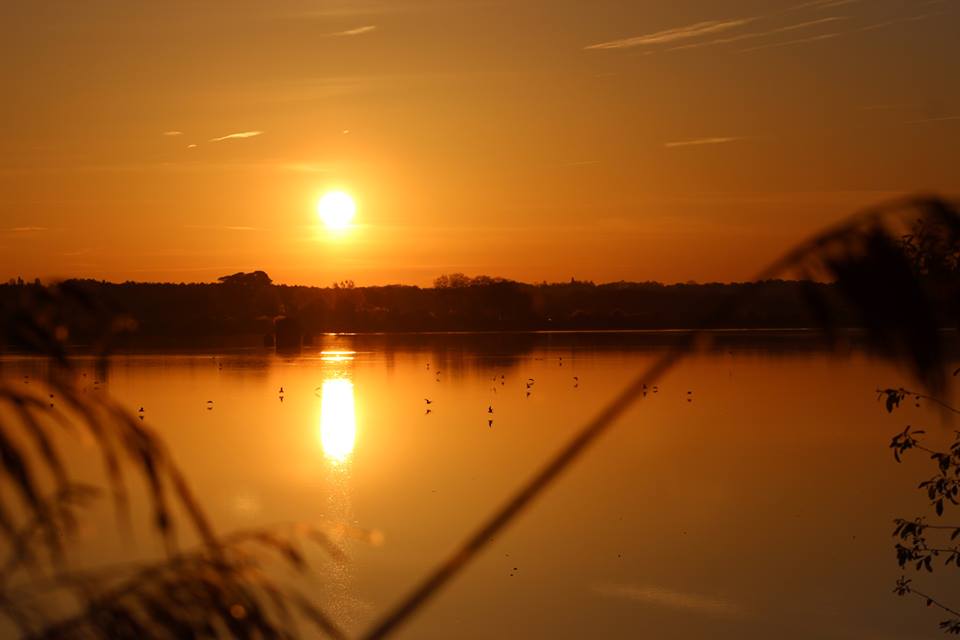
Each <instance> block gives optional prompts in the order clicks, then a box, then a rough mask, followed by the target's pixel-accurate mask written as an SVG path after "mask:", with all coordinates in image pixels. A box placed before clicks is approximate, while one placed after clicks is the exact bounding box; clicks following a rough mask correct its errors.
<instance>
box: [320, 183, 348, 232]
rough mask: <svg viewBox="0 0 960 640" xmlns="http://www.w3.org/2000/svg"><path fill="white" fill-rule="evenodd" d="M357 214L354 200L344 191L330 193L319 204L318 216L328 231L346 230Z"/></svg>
mask: <svg viewBox="0 0 960 640" xmlns="http://www.w3.org/2000/svg"><path fill="white" fill-rule="evenodd" d="M356 212H357V205H356V203H354V201H353V198H351V197H350V195H349V194H347V193H344V192H343V191H330V192H328V193H326V194H324V196H323V197H322V198H320V201H319V202H318V203H317V214H318V215H319V216H320V219H321V220H323V224H325V225H326V226H327V228H328V229H333V230H339V229H346V228H347V227H349V226H350V221H351V220H353V216H354V214H355V213H356Z"/></svg>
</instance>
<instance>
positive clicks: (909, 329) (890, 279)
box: [364, 197, 960, 639]
mask: <svg viewBox="0 0 960 640" xmlns="http://www.w3.org/2000/svg"><path fill="white" fill-rule="evenodd" d="M918 226H921V227H923V228H930V229H939V230H945V231H949V232H950V233H954V232H955V231H956V230H957V229H960V213H958V212H957V210H956V209H955V208H954V207H953V206H952V205H951V204H950V203H947V202H946V201H944V200H942V199H939V198H935V197H918V198H909V199H905V200H899V201H895V202H892V203H890V204H887V205H884V206H880V207H877V208H874V209H870V210H867V211H864V212H862V213H858V214H855V215H853V216H852V217H850V218H848V219H847V220H845V221H843V222H841V223H840V224H837V225H835V226H834V227H832V228H829V229H827V230H826V231H824V232H822V233H819V234H817V235H815V236H813V237H812V238H810V239H808V240H807V241H805V242H803V243H801V244H799V245H798V246H797V247H796V248H794V249H793V250H792V251H790V252H788V253H787V254H786V255H784V256H783V257H782V258H780V259H779V260H777V261H775V262H774V263H772V264H771V265H770V266H768V267H767V268H766V269H764V270H763V271H762V272H761V273H760V274H759V275H758V277H757V278H756V279H757V280H760V281H762V280H767V279H769V278H773V277H776V276H779V275H782V274H784V273H795V274H800V275H801V276H803V277H805V278H806V279H822V280H832V281H835V282H836V283H837V290H838V291H840V292H841V293H842V294H843V295H844V299H845V302H846V303H847V304H848V305H849V306H850V307H851V308H852V309H853V310H854V311H855V312H856V313H857V314H858V316H859V317H860V319H861V320H862V323H863V325H862V326H864V328H865V333H866V337H867V339H868V341H869V343H870V344H872V345H873V346H874V347H875V348H877V349H879V350H880V352H881V353H883V354H884V355H886V356H887V357H889V358H890V359H892V360H894V361H896V362H898V363H903V364H906V365H907V366H908V367H909V368H910V369H911V371H912V372H913V373H914V375H915V376H916V377H917V379H918V380H920V381H921V383H922V384H924V385H925V386H926V387H927V388H929V389H931V390H932V391H933V392H934V393H935V394H937V393H939V392H940V391H941V390H942V389H943V387H944V384H945V379H944V373H943V372H944V368H945V363H944V360H943V350H942V348H941V347H942V344H941V336H940V332H939V326H938V324H937V323H936V322H935V321H934V320H933V318H935V317H936V315H937V311H936V310H937V308H938V300H936V299H935V298H934V297H933V296H932V295H931V293H930V291H929V289H928V287H927V286H926V284H925V281H924V275H923V274H922V273H920V272H918V270H916V269H915V268H914V264H915V261H914V260H913V259H912V258H911V256H910V254H909V253H908V247H909V245H908V244H907V243H906V242H905V240H904V238H905V236H906V235H907V230H909V229H911V228H913V229H916V228H918ZM809 301H810V303H811V305H813V306H815V307H816V308H817V309H818V311H819V314H820V315H819V318H820V322H821V326H822V328H823V329H824V330H825V331H827V333H828V335H832V336H834V337H836V336H837V333H836V331H835V330H836V328H837V318H836V317H834V316H833V315H831V309H832V307H831V306H830V305H828V304H825V301H824V300H823V299H822V298H821V297H820V296H819V295H818V294H817V292H813V293H812V294H811V296H810V298H809ZM739 302H740V300H739V296H734V295H731V296H729V297H728V298H727V299H725V300H722V301H721V304H719V305H718V306H717V308H715V309H714V310H712V312H711V315H712V316H714V317H717V316H719V317H723V316H725V315H726V314H728V313H730V310H731V309H735V308H736V306H737V304H738V303H739ZM908 305H909V306H908ZM703 338H704V334H703V333H702V332H698V331H691V332H690V333H689V334H687V337H686V339H685V340H684V341H683V342H682V343H680V344H679V345H677V346H676V347H674V348H673V349H672V350H670V351H669V352H668V353H666V354H664V355H663V356H661V357H660V358H658V359H657V360H656V361H654V362H653V363H652V364H651V365H650V367H649V368H648V369H646V370H645V371H643V372H642V373H640V374H639V375H638V376H637V377H636V378H634V380H633V381H631V382H630V383H628V385H627V386H626V388H625V389H624V390H623V391H622V392H620V394H619V395H618V396H617V397H616V398H614V400H613V401H612V402H611V403H610V404H609V405H607V406H606V407H604V408H603V409H601V410H600V411H599V412H598V413H597V414H596V416H595V417H594V418H593V419H592V420H591V421H590V422H588V423H587V424H586V425H585V426H583V427H582V428H581V429H580V430H579V431H578V432H576V433H575V435H574V436H573V438H572V439H571V440H570V441H569V442H568V443H567V444H566V445H564V446H562V447H561V449H560V450H559V451H558V452H557V453H556V454H555V455H554V456H553V457H552V458H551V459H550V460H548V461H547V462H546V464H545V465H544V466H543V467H541V468H540V470H539V471H537V472H536V473H534V475H533V476H532V477H531V478H530V479H529V480H528V481H527V482H525V483H524V484H522V485H521V486H520V488H519V489H518V490H517V491H516V492H515V493H513V494H512V495H511V496H510V497H509V498H508V499H507V500H506V501H505V502H504V503H503V504H502V505H501V506H500V507H499V508H498V509H496V510H495V511H494V512H493V513H492V514H491V515H490V516H489V517H488V518H487V519H485V520H484V521H483V522H482V523H481V524H480V526H479V527H478V528H477V529H476V530H475V531H474V532H473V533H472V534H471V535H469V536H468V537H467V539H466V540H465V541H464V542H463V543H462V544H461V545H460V546H459V547H458V548H456V549H455V550H454V551H453V553H452V554H451V555H450V556H448V557H447V558H446V559H445V560H443V561H442V562H441V563H439V564H438V566H437V567H436V568H435V569H434V570H433V571H431V572H430V573H428V575H427V576H426V577H425V578H424V579H423V580H422V581H421V582H419V583H418V584H417V585H415V586H414V588H413V589H412V590H411V591H410V592H409V593H408V594H407V595H406V596H405V597H403V598H402V599H401V600H400V601H399V603H398V604H397V605H396V606H395V607H393V608H392V609H390V610H389V611H388V612H387V613H386V614H385V615H384V616H383V617H382V618H381V619H380V620H378V621H377V622H376V623H375V624H374V625H373V626H372V627H371V629H370V630H369V631H368V632H367V634H366V635H365V636H364V637H365V638H369V639H375V638H384V637H386V636H388V635H390V634H391V633H393V631H394V630H396V629H397V628H398V627H399V626H400V625H402V624H403V623H404V622H406V621H407V620H408V619H409V618H410V617H411V616H412V615H414V614H415V613H416V612H417V611H419V610H420V609H421V608H422V607H423V606H424V605H425V604H426V603H427V602H429V601H430V599H431V598H432V597H433V596H434V595H436V593H438V592H439V591H440V589H442V588H443V587H444V586H445V585H446V584H447V583H448V582H449V581H450V579H452V578H453V577H454V576H455V575H456V574H457V573H459V572H460V571H462V570H463V568H464V567H465V566H466V565H467V564H468V563H469V562H470V561H471V560H472V559H473V558H474V557H475V556H476V555H477V554H478V553H480V551H482V550H483V549H484V548H485V547H486V545H487V544H488V543H489V542H490V541H491V540H492V539H493V538H494V536H496V535H497V534H498V533H500V532H501V531H502V530H503V529H504V528H505V527H506V526H507V525H508V524H510V523H511V522H512V521H513V520H514V519H515V518H516V517H517V516H518V515H520V514H521V513H522V512H523V511H524V510H525V509H526V508H527V507H529V505H530V504H531V503H532V502H533V501H534V499H536V498H537V497H539V496H540V495H541V494H542V493H543V492H544V491H545V490H546V489H547V488H548V487H549V486H550V485H551V484H552V483H553V482H554V481H555V480H556V479H557V478H558V477H559V476H560V474H561V473H563V472H564V471H565V470H566V469H567V468H569V466H570V465H571V464H572V463H573V462H574V461H575V460H577V459H578V458H579V457H580V456H581V455H582V454H583V453H584V452H585V451H586V450H587V449H588V447H589V446H590V445H591V444H593V443H594V442H595V441H596V440H597V438H598V437H599V436H600V435H602V434H603V433H605V432H606V431H607V430H609V428H610V427H611V426H612V425H613V424H614V423H615V421H616V419H617V418H619V417H620V416H621V415H622V414H623V413H624V412H625V411H626V410H627V408H629V407H630V406H631V405H632V404H633V403H634V402H635V401H637V400H638V399H640V398H641V397H642V394H643V390H644V389H645V388H646V386H647V385H648V384H655V383H657V382H658V380H659V378H660V377H661V376H663V375H664V374H665V373H666V372H667V371H669V370H670V369H672V368H673V367H674V366H676V365H677V364H678V363H679V362H680V361H681V360H682V359H683V357H684V356H685V355H686V354H687V353H688V352H689V351H690V350H691V349H693V348H695V347H696V346H698V344H702V342H703Z"/></svg>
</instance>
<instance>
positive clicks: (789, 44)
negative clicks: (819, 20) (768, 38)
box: [741, 31, 843, 53]
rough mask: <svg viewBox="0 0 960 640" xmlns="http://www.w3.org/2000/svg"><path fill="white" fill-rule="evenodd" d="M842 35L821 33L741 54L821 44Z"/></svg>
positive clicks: (757, 47) (745, 50)
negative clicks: (811, 43)
mask: <svg viewBox="0 0 960 640" xmlns="http://www.w3.org/2000/svg"><path fill="white" fill-rule="evenodd" d="M842 35H843V34H842V33H840V32H838V31H834V32H831V33H821V34H819V35H816V36H810V37H809V38H798V39H796V40H787V41H785V42H771V43H769V44H761V45H757V46H756V47H749V48H747V49H741V52H743V53H750V52H751V51H760V50H761V49H777V48H779V47H792V46H794V45H797V44H807V43H808V42H820V41H822V40H832V39H834V38H838V37H840V36H842Z"/></svg>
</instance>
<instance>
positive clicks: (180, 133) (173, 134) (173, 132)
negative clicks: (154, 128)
mask: <svg viewBox="0 0 960 640" xmlns="http://www.w3.org/2000/svg"><path fill="white" fill-rule="evenodd" d="M163 135H165V136H182V135H183V131H164V132H163Z"/></svg>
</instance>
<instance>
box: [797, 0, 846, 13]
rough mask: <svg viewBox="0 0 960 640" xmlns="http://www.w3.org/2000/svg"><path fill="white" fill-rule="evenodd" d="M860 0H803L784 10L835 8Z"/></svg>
mask: <svg viewBox="0 0 960 640" xmlns="http://www.w3.org/2000/svg"><path fill="white" fill-rule="evenodd" d="M858 2H860V0H811V1H810V2H801V3H800V4H795V5H793V6H792V7H788V8H787V9H785V10H784V13H789V12H791V11H804V10H806V9H833V8H834V7H842V6H844V5H848V4H857V3H858Z"/></svg>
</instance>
